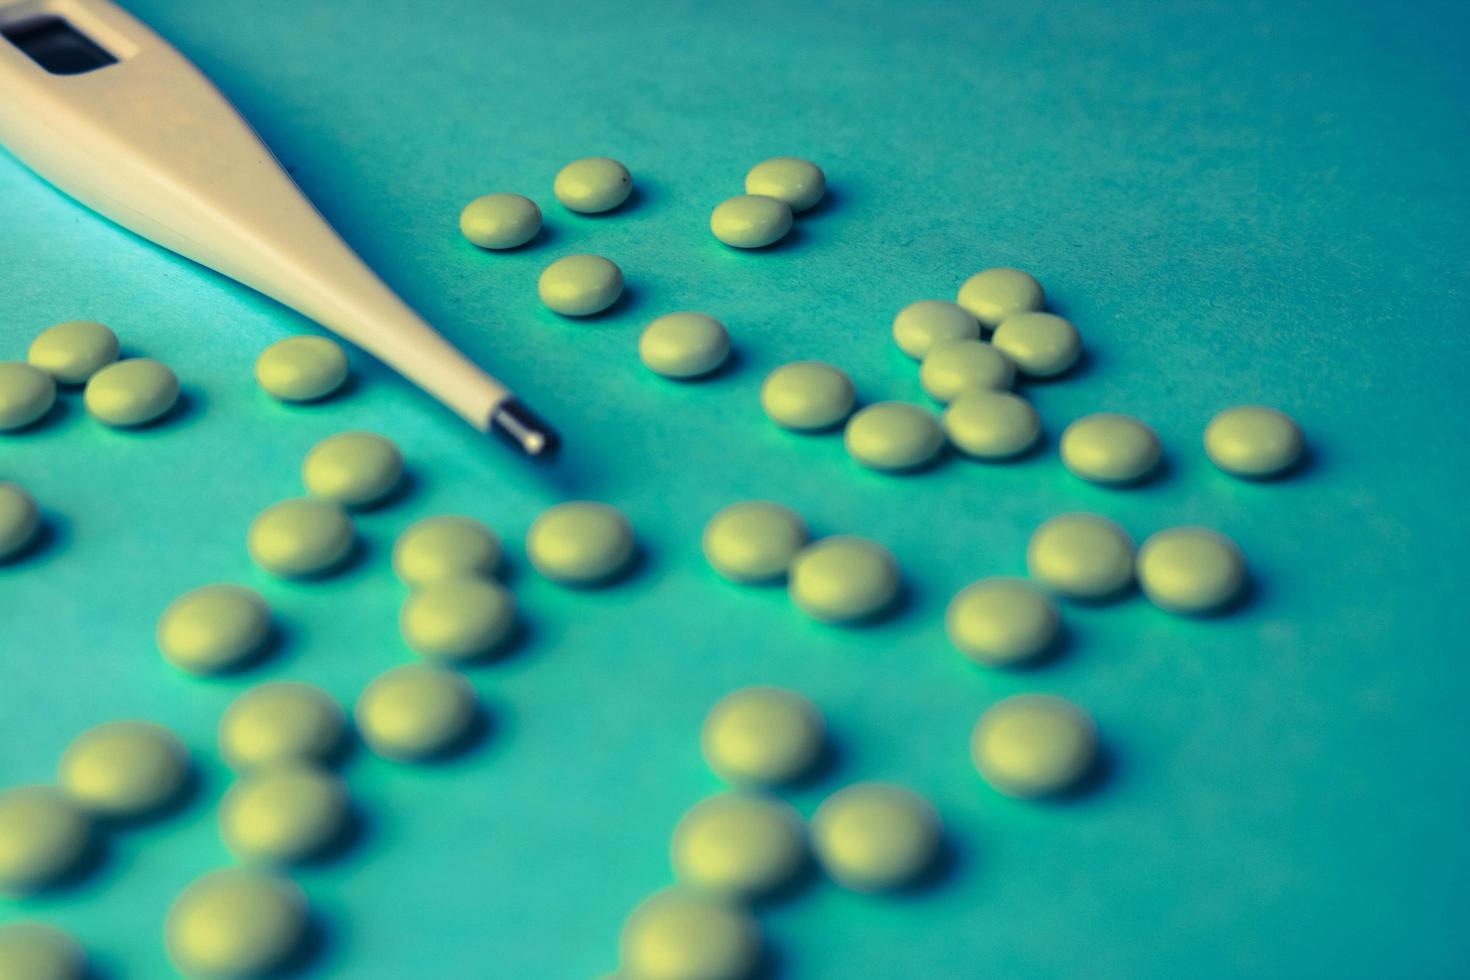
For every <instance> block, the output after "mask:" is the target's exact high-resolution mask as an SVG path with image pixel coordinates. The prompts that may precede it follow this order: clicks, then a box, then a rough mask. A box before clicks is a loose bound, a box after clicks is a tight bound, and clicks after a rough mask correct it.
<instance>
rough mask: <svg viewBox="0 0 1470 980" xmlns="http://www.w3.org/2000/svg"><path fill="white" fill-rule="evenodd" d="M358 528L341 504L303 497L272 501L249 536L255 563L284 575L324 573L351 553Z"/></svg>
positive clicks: (305, 575)
mask: <svg viewBox="0 0 1470 980" xmlns="http://www.w3.org/2000/svg"><path fill="white" fill-rule="evenodd" d="M356 537H357V531H356V529H355V528H354V527H353V526H352V518H350V517H348V516H347V512H346V511H345V510H343V509H342V505H341V504H337V503H333V502H332V501H330V500H319V499H317V498H315V497H301V498H298V499H296V500H283V501H281V502H280V503H278V504H272V505H271V506H269V507H267V508H266V509H265V510H263V511H261V512H260V516H259V517H257V518H256V519H255V522H254V523H252V524H251V525H250V533H249V535H248V537H247V539H246V542H247V546H248V547H249V549H250V557H252V558H254V559H255V562H256V564H258V565H259V566H260V567H261V568H264V569H265V570H266V571H268V572H270V573H271V574H273V575H279V576H281V577H282V578H305V577H307V576H312V575H322V574H325V573H326V572H329V571H331V570H332V569H333V568H335V567H337V566H338V565H340V564H341V563H342V562H343V561H344V560H345V559H346V558H347V556H348V555H349V554H351V553H352V545H353V542H354V541H355V540H356Z"/></svg>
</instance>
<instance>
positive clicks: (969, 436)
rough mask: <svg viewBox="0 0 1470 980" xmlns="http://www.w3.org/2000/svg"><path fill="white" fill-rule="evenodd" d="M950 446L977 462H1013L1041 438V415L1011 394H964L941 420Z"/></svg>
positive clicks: (971, 392) (951, 403)
mask: <svg viewBox="0 0 1470 980" xmlns="http://www.w3.org/2000/svg"><path fill="white" fill-rule="evenodd" d="M939 424H940V427H941V428H943V429H944V434H945V435H946V436H948V437H949V442H950V445H952V446H954V447H955V448H956V449H958V450H959V451H960V452H962V453H964V454H965V455H966V456H973V457H974V458H976V459H990V460H1000V459H1010V458H1011V457H1013V456H1019V455H1020V454H1022V453H1024V452H1025V451H1026V450H1028V449H1030V448H1031V447H1032V446H1034V445H1036V440H1037V439H1040V438H1041V416H1039V415H1037V414H1036V409H1034V408H1032V407H1031V403H1030V402H1028V401H1026V399H1024V398H1022V397H1021V396H1020V395H1016V394H1012V393H1011V392H1009V391H984V390H971V391H962V392H960V393H959V394H958V395H956V396H955V399H954V401H952V402H950V403H949V405H947V406H946V407H945V409H944V415H943V416H941V417H940V420H939Z"/></svg>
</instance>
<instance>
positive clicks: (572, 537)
mask: <svg viewBox="0 0 1470 980" xmlns="http://www.w3.org/2000/svg"><path fill="white" fill-rule="evenodd" d="M633 551H634V540H633V526H632V525H631V524H629V523H628V519H627V518H626V517H624V516H623V514H622V512H621V511H620V510H618V509H617V508H616V507H610V506H608V505H607V504H600V503H595V502H592V501H586V500H575V501H571V502H569V503H565V504H557V505H556V506H555V507H552V508H550V509H548V510H546V511H544V512H542V514H541V516H540V517H538V518H536V520H535V521H534V522H533V523H532V524H531V530H530V531H529V532H528V533H527V534H526V556H527V557H528V558H530V559H531V564H532V565H534V566H535V567H536V571H538V572H540V573H541V574H542V575H545V576H546V577H547V578H549V579H551V580H552V581H554V582H561V583H563V584H564V585H598V584H601V583H603V582H608V581H610V580H612V579H613V578H615V577H617V575H618V574H619V573H620V572H622V571H623V570H624V569H625V568H626V567H627V566H628V563H629V561H631V560H632V558H633Z"/></svg>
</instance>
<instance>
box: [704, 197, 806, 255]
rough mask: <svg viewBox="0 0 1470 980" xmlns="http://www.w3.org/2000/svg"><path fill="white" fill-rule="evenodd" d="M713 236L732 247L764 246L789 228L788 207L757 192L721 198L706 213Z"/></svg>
mask: <svg viewBox="0 0 1470 980" xmlns="http://www.w3.org/2000/svg"><path fill="white" fill-rule="evenodd" d="M709 229H710V231H712V232H714V233H715V237H716V238H718V239H719V240H720V241H722V242H724V243H725V244H726V245H731V246H733V247H735V248H765V247H766V246H767V245H773V244H775V243H776V242H779V241H780V240H781V239H783V238H785V237H786V233H787V232H788V231H790V230H791V208H790V207H789V206H788V205H787V204H786V202H785V201H778V200H776V199H775V198H774V197H766V196H764V195H761V194H741V195H739V196H738V197H732V198H730V199H729V200H727V201H722V202H721V203H720V204H719V206H718V207H716V208H715V209H714V211H713V213H711V214H710V216H709Z"/></svg>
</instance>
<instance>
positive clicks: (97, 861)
mask: <svg viewBox="0 0 1470 980" xmlns="http://www.w3.org/2000/svg"><path fill="white" fill-rule="evenodd" d="M111 863H112V849H111V847H110V846H109V841H108V839H107V835H106V834H105V833H98V832H96V831H94V832H93V834H92V836H91V839H90V840H88V841H87V849H86V850H85V851H83V852H82V853H81V855H80V856H79V857H78V858H77V860H76V861H75V862H74V863H73V864H72V865H71V866H70V867H69V868H67V869H66V870H65V871H64V872H62V873H61V874H60V875H58V876H57V877H55V878H52V879H50V880H49V881H47V882H45V883H44V884H42V885H40V886H39V887H36V888H33V889H30V890H28V891H26V892H24V893H22V894H21V895H20V896H19V897H20V898H22V899H24V898H37V899H39V898H47V899H60V898H69V897H74V896H76V895H77V893H79V892H81V891H82V890H83V889H85V888H86V887H87V886H88V885H90V884H93V883H94V882H95V879H97V878H98V877H99V876H100V875H102V874H103V872H105V871H106V870H107V868H108V866H109V865H110V864H111ZM3 897H5V898H10V897H14V896H11V895H10V894H9V893H6V894H5V895H4V896H3Z"/></svg>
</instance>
